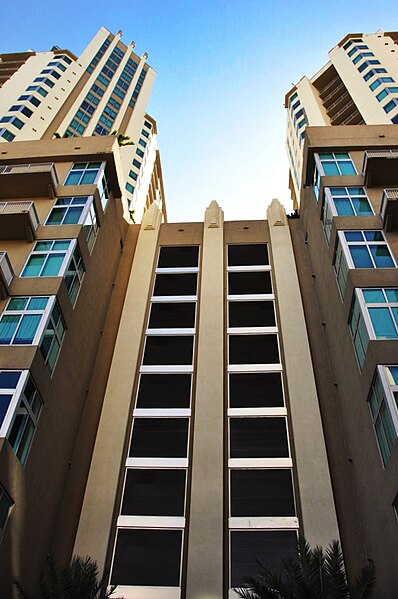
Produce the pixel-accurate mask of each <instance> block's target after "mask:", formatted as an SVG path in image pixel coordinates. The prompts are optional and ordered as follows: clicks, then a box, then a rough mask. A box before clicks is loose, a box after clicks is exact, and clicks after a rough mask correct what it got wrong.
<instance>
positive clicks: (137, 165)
mask: <svg viewBox="0 0 398 599" xmlns="http://www.w3.org/2000/svg"><path fill="white" fill-rule="evenodd" d="M133 166H135V167H136V168H138V169H139V168H141V162H140V161H139V160H136V159H135V158H134V160H133Z"/></svg>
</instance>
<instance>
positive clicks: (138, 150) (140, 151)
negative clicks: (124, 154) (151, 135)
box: [135, 148, 144, 158]
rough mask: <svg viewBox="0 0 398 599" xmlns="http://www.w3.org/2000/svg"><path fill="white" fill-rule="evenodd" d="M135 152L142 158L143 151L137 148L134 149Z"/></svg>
mask: <svg viewBox="0 0 398 599" xmlns="http://www.w3.org/2000/svg"><path fill="white" fill-rule="evenodd" d="M135 153H136V154H137V155H138V156H139V157H140V158H144V152H143V151H142V150H140V149H139V148H137V149H136V151H135Z"/></svg>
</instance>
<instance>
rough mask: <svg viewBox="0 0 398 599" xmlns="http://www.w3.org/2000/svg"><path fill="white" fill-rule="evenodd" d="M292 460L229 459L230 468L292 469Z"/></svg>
mask: <svg viewBox="0 0 398 599" xmlns="http://www.w3.org/2000/svg"><path fill="white" fill-rule="evenodd" d="M292 467H293V463H292V459H291V458H229V459H228V468H292Z"/></svg>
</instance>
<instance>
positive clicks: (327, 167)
mask: <svg viewBox="0 0 398 599" xmlns="http://www.w3.org/2000/svg"><path fill="white" fill-rule="evenodd" d="M317 158H318V160H319V163H320V165H321V169H322V173H323V174H324V175H326V176H335V175H356V174H357V172H356V170H355V166H354V163H353V162H352V160H351V157H350V155H349V154H348V153H345V152H330V153H323V154H315V159H317Z"/></svg>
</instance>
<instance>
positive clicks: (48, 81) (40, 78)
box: [28, 77, 55, 89]
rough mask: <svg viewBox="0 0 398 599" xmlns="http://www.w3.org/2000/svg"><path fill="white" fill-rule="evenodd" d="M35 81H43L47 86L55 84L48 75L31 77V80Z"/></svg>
mask: <svg viewBox="0 0 398 599" xmlns="http://www.w3.org/2000/svg"><path fill="white" fill-rule="evenodd" d="M36 81H37V83H44V85H47V87H54V85H55V83H54V81H51V79H49V78H48V77H36V79H33V82H34V83H35V82H36ZM28 89H29V88H28Z"/></svg>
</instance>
